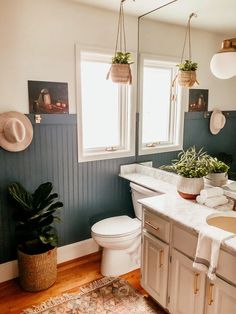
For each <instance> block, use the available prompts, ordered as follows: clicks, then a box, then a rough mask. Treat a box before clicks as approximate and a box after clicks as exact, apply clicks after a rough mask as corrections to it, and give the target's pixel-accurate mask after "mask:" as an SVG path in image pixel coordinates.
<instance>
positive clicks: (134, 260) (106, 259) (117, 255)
mask: <svg viewBox="0 0 236 314" xmlns="http://www.w3.org/2000/svg"><path fill="white" fill-rule="evenodd" d="M130 187H131V191H132V201H133V206H134V211H135V215H136V218H130V217H129V216H116V217H111V218H106V219H103V220H101V221H99V222H97V223H95V224H94V225H93V226H92V229H91V230H92V237H93V239H94V240H95V241H96V242H97V244H98V245H100V246H101V247H102V248H103V252H102V263H101V274H102V275H104V276H119V275H122V274H125V273H128V272H130V271H132V270H134V269H137V268H139V267H140V255H141V254H140V247H141V219H142V207H141V205H140V204H139V203H138V200H139V199H141V198H146V197H151V196H155V195H158V194H159V193H158V192H154V191H151V190H148V189H146V188H144V187H142V186H139V185H137V184H134V183H130Z"/></svg>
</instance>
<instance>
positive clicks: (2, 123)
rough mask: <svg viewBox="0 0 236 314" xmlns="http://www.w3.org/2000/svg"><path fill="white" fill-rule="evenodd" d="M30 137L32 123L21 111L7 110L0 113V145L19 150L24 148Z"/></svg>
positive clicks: (13, 150) (12, 150)
mask: <svg viewBox="0 0 236 314" xmlns="http://www.w3.org/2000/svg"><path fill="white" fill-rule="evenodd" d="M32 139H33V127H32V124H31V122H30V120H29V119H28V118H27V117H26V116H25V115H24V114H23V113H20V112H16V111H9V112H5V113H2V114H0V147H2V148H4V149H5V150H8V151H10V152H19V151H22V150H24V149H26V147H28V146H29V145H30V143H31V141H32Z"/></svg>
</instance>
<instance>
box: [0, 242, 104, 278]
mask: <svg viewBox="0 0 236 314" xmlns="http://www.w3.org/2000/svg"><path fill="white" fill-rule="evenodd" d="M98 251H99V246H98V245H97V244H96V242H95V241H94V240H93V239H92V238H91V239H87V240H84V241H80V242H76V243H72V244H69V245H65V246H61V247H59V248H58V249H57V264H61V263H64V262H67V261H70V260H73V259H75V258H79V257H82V256H85V255H88V254H91V253H95V252H98ZM16 277H18V263H17V260H14V261H10V262H7V263H3V264H0V283H1V282H4V281H7V280H11V279H13V278H16Z"/></svg>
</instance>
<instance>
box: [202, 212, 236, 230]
mask: <svg viewBox="0 0 236 314" xmlns="http://www.w3.org/2000/svg"><path fill="white" fill-rule="evenodd" d="M206 221H207V224H208V225H210V226H214V227H217V228H220V229H222V230H225V231H229V232H232V233H235V234H236V213H235V212H231V213H230V214H213V215H210V216H208V217H207V219H206Z"/></svg>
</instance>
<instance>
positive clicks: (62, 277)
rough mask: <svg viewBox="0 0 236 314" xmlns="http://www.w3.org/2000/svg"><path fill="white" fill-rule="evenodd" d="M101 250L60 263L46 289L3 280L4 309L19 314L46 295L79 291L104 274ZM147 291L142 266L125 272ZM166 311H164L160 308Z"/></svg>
mask: <svg viewBox="0 0 236 314" xmlns="http://www.w3.org/2000/svg"><path fill="white" fill-rule="evenodd" d="M100 261H101V253H100V252H98V253H94V254H91V255H88V256H85V257H82V258H79V259H76V260H73V261H70V262H66V263H63V264H60V265H59V266H58V277H57V281H56V283H55V284H54V285H53V286H52V287H50V288H49V289H47V290H45V291H40V292H34V293H32V292H26V291H23V290H22V289H21V288H20V286H19V284H18V280H17V279H14V280H10V281H8V282H4V283H2V284H0V313H1V314H12V313H14V314H19V313H21V311H22V310H23V309H25V308H27V307H30V306H31V305H32V304H37V303H40V302H43V301H45V300H46V299H48V298H50V297H53V296H57V295H60V294H63V293H65V292H73V291H78V290H79V286H82V285H84V284H86V283H89V282H91V281H93V280H97V279H100V278H102V275H101V274H100ZM121 277H123V278H125V279H126V280H127V281H129V283H130V284H131V285H132V286H133V287H134V288H136V289H137V290H138V291H139V292H140V293H142V294H143V295H147V293H146V292H145V290H144V289H143V288H142V287H141V285H140V270H135V271H133V272H130V273H128V274H125V275H123V276H121ZM157 313H164V312H162V311H161V312H159V311H158V312H157Z"/></svg>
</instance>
